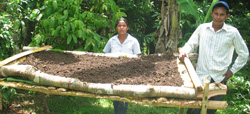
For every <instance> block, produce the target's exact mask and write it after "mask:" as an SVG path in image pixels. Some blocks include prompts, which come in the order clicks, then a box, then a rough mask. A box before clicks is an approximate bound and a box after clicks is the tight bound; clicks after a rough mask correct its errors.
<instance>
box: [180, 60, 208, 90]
mask: <svg viewBox="0 0 250 114" xmlns="http://www.w3.org/2000/svg"><path fill="white" fill-rule="evenodd" d="M184 63H185V66H186V68H187V70H188V73H189V76H190V78H191V80H192V82H193V84H194V87H195V90H197V92H201V91H203V86H202V84H201V81H200V79H199V77H198V75H197V73H196V71H195V69H194V67H193V65H192V63H191V61H190V60H189V59H188V58H187V57H185V58H184Z"/></svg>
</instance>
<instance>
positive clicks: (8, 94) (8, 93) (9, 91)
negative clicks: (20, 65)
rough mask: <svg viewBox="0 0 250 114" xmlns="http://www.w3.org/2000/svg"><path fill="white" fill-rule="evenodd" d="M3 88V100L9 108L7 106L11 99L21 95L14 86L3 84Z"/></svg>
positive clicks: (5, 106)
mask: <svg viewBox="0 0 250 114" xmlns="http://www.w3.org/2000/svg"><path fill="white" fill-rule="evenodd" d="M1 88H2V91H1V93H2V96H3V101H4V102H3V107H4V108H7V106H8V105H9V103H10V100H11V99H13V98H16V97H18V96H19V95H18V94H17V92H16V89H14V88H10V87H7V86H2V87H1Z"/></svg>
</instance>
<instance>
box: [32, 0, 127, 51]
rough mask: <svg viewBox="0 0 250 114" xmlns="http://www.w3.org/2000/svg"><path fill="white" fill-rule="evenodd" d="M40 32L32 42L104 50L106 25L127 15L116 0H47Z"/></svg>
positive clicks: (64, 47)
mask: <svg viewBox="0 0 250 114" xmlns="http://www.w3.org/2000/svg"><path fill="white" fill-rule="evenodd" d="M44 7H46V8H45V9H44V11H43V19H42V21H41V23H40V27H41V29H40V34H37V35H36V36H35V37H34V38H33V43H32V45H39V44H41V43H45V44H46V45H52V46H53V48H58V49H68V50H84V51H92V52H101V50H102V49H103V48H104V46H105V44H106V42H107V40H108V39H107V37H106V36H102V35H103V34H104V33H105V34H110V33H111V34H112V31H107V30H106V28H109V27H112V28H113V27H114V25H115V22H116V20H117V19H119V18H121V17H124V16H126V14H125V13H123V12H122V11H121V10H122V9H121V8H119V6H117V5H116V3H115V2H114V1H113V0H109V1H107V0H105V1H103V0H92V1H83V0H78V1H74V0H67V1H63V0H56V1H55V0H48V1H46V2H45V4H44Z"/></svg>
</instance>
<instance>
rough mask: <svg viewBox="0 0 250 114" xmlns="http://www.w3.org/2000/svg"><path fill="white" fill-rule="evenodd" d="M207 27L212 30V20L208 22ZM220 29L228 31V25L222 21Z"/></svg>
mask: <svg viewBox="0 0 250 114" xmlns="http://www.w3.org/2000/svg"><path fill="white" fill-rule="evenodd" d="M207 28H210V29H211V30H214V28H213V21H212V22H210V23H209V24H208V26H207ZM221 29H222V30H225V31H226V32H227V31H228V25H227V24H226V23H225V22H224V23H223V26H222V28H221ZM221 29H220V30H221Z"/></svg>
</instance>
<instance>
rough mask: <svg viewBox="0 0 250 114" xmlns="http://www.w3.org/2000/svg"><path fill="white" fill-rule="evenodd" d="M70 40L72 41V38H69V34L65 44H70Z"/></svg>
mask: <svg viewBox="0 0 250 114" xmlns="http://www.w3.org/2000/svg"><path fill="white" fill-rule="evenodd" d="M71 40H72V36H71V34H70V35H69V36H68V38H67V44H69V43H70V42H71Z"/></svg>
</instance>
